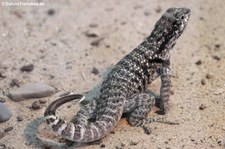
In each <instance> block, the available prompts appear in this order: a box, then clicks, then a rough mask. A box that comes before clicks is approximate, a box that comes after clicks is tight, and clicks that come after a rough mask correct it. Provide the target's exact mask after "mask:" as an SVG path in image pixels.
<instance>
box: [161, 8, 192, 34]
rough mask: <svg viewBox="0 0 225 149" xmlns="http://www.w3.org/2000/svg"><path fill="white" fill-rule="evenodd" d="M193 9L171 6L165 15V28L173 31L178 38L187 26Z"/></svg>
mask: <svg viewBox="0 0 225 149" xmlns="http://www.w3.org/2000/svg"><path fill="white" fill-rule="evenodd" d="M190 15H191V10H190V9H188V8H169V9H168V10H167V11H166V12H165V13H164V15H163V18H164V19H163V20H164V21H165V22H164V23H165V27H166V28H165V30H167V31H172V32H173V36H174V35H175V37H176V38H178V37H179V36H180V35H181V34H182V32H183V31H184V29H185V27H186V26H187V23H188V20H189V17H190Z"/></svg>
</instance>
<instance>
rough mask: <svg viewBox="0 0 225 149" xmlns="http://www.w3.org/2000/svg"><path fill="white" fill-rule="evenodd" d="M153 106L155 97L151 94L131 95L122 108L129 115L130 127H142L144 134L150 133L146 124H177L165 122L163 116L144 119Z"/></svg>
mask: <svg viewBox="0 0 225 149" xmlns="http://www.w3.org/2000/svg"><path fill="white" fill-rule="evenodd" d="M154 105H155V97H154V96H153V95H151V94H147V93H140V94H135V95H133V96H132V97H131V98H130V99H128V100H127V101H126V102H125V106H124V112H129V113H130V115H129V118H128V122H129V123H130V124H131V125H132V126H139V127H142V128H143V129H144V131H145V133H146V134H150V133H151V130H150V128H149V126H148V124H149V123H152V122H159V123H166V124H170V125H173V124H178V123H175V122H171V121H167V120H165V116H160V117H154V118H146V117H147V114H148V113H149V112H150V111H151V109H152V107H153V106H154Z"/></svg>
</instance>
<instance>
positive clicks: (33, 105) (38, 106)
mask: <svg viewBox="0 0 225 149" xmlns="http://www.w3.org/2000/svg"><path fill="white" fill-rule="evenodd" d="M31 108H32V109H33V110H39V109H41V105H40V102H39V101H35V102H33V103H32V106H31Z"/></svg>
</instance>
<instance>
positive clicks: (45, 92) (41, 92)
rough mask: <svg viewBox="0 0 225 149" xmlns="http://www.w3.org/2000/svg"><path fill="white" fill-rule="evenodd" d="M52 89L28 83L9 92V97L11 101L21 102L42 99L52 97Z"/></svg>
mask: <svg viewBox="0 0 225 149" xmlns="http://www.w3.org/2000/svg"><path fill="white" fill-rule="evenodd" d="M54 92H55V90H54V88H53V87H51V86H49V85H46V84H43V83H28V84H25V85H23V86H21V87H20V88H18V89H16V90H12V91H10V92H9V97H10V98H11V99H12V100H13V101H21V100H25V99H30V98H42V97H47V96H50V95H52V94H53V93H54Z"/></svg>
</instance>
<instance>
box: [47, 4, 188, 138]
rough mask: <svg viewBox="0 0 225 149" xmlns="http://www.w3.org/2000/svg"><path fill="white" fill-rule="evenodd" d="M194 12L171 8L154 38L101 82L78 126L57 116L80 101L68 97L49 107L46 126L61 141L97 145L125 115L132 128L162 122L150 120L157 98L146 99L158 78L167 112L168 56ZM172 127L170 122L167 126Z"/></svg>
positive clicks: (127, 57)
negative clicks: (59, 110)
mask: <svg viewBox="0 0 225 149" xmlns="http://www.w3.org/2000/svg"><path fill="white" fill-rule="evenodd" d="M189 17H190V10H189V9H187V8H170V9H168V10H167V11H166V12H165V13H164V14H163V16H162V17H161V18H160V19H159V20H158V21H157V23H156V25H155V28H154V30H153V31H152V33H151V34H150V35H149V36H148V37H147V38H146V39H145V40H144V41H143V42H142V43H141V44H140V45H139V46H138V47H137V48H135V49H134V50H133V51H132V52H131V53H129V54H128V55H127V56H125V57H124V58H123V59H122V60H121V61H119V62H118V63H117V64H116V65H115V67H114V68H113V69H112V71H111V72H110V73H109V74H108V76H107V77H106V79H105V80H104V81H103V83H102V86H101V89H100V95H99V97H98V99H96V100H93V101H92V102H90V103H89V104H87V105H85V106H84V107H82V108H81V110H80V111H79V112H78V113H77V115H76V117H75V122H73V123H72V122H65V121H64V120H62V119H60V118H58V117H56V116H55V111H56V109H57V108H58V107H59V106H60V105H62V104H63V103H65V102H69V101H71V100H73V99H80V98H82V97H83V96H82V95H69V96H66V97H63V98H60V99H58V100H56V101H55V102H53V103H52V104H50V106H49V107H48V108H47V109H46V111H45V116H46V119H47V123H48V124H49V125H50V127H51V128H52V129H53V130H54V131H55V132H57V133H58V134H59V135H61V136H62V137H63V138H65V139H68V140H71V141H74V142H93V141H96V140H99V139H101V138H103V137H105V136H106V135H107V134H109V133H110V132H111V131H112V130H113V129H114V128H115V127H116V125H117V124H118V122H119V120H120V118H121V116H122V114H123V113H129V114H130V116H129V119H128V121H129V123H130V124H131V125H133V126H142V127H143V128H144V129H145V130H146V131H147V133H150V131H149V129H148V127H147V126H146V124H148V123H150V122H153V121H158V122H166V121H164V120H163V119H154V118H146V115H147V114H148V112H149V111H150V110H151V108H152V106H154V105H155V98H154V96H152V95H150V94H147V93H144V92H145V90H146V87H147V85H148V84H150V83H151V82H152V81H153V80H155V79H156V78H157V77H159V76H160V78H161V88H160V102H159V107H160V109H161V111H162V113H165V112H167V110H168V100H169V90H170V82H171V81H170V51H171V49H172V48H173V46H174V45H175V42H176V39H177V38H178V37H179V36H180V35H181V34H182V32H183V31H184V29H185V27H186V25H187V22H188V19H189ZM166 123H169V124H173V123H171V122H166Z"/></svg>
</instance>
